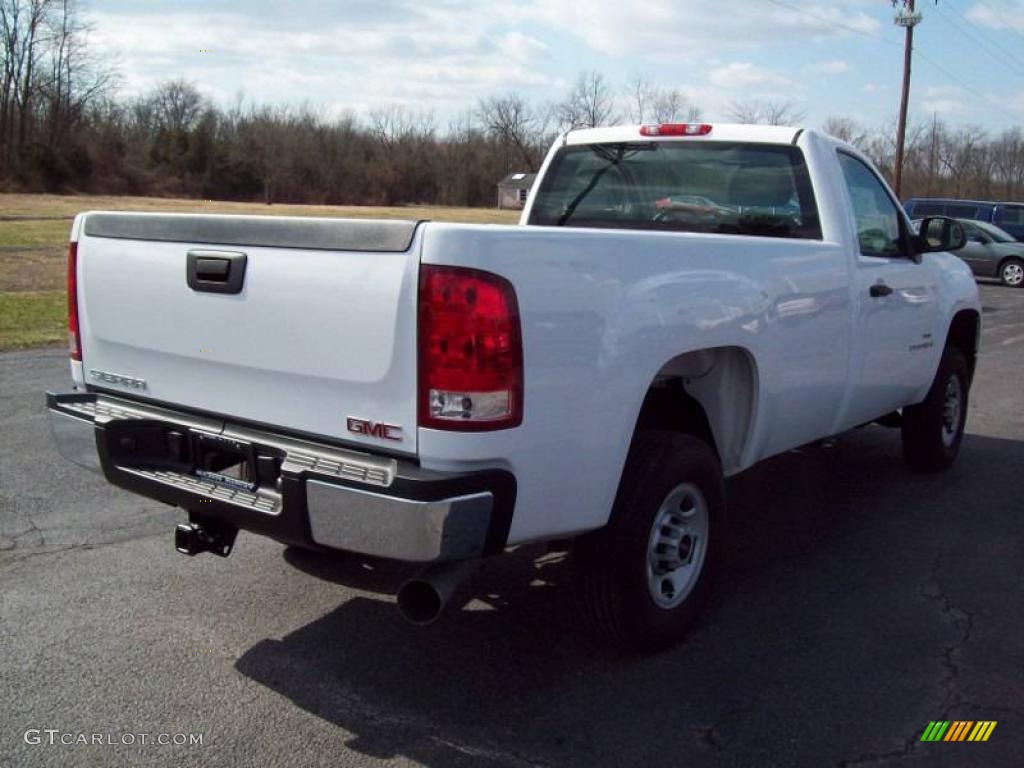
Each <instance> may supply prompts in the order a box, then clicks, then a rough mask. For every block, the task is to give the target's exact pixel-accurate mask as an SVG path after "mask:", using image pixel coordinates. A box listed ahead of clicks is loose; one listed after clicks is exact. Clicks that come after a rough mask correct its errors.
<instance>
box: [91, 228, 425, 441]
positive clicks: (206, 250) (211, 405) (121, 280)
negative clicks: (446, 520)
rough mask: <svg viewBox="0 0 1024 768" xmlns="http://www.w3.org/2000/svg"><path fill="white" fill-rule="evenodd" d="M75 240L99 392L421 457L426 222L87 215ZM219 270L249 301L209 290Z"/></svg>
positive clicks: (95, 385)
mask: <svg viewBox="0 0 1024 768" xmlns="http://www.w3.org/2000/svg"><path fill="white" fill-rule="evenodd" d="M76 230H77V233H78V296H79V322H80V332H81V337H82V358H83V368H84V375H85V382H86V384H87V385H89V386H90V387H91V388H97V389H105V390H108V391H116V392H118V393H121V394H130V395H136V396H139V397H144V398H147V399H149V400H153V401H157V402H160V403H167V404H173V405H178V406H184V407H187V408H193V409H197V410H200V411H205V412H209V413H212V414H216V415H220V416H225V417H228V418H236V419H239V420H246V421H253V422H259V423H261V424H266V425H269V426H272V427H279V428H284V429H287V430H291V431H296V432H302V433H308V434H311V435H322V436H327V437H331V438H335V439H339V440H344V441H348V442H353V443H362V444H366V445H368V446H376V447H379V448H385V449H387V450H390V451H394V452H398V453H409V454H414V453H415V452H416V402H417V399H416V359H417V358H416V282H417V274H418V263H419V237H418V234H417V233H418V226H417V222H407V221H367V220H343V219H304V218H286V217H264V216H260V217H256V216H253V217H248V216H194V215H174V214H123V213H89V214H83V215H82V216H81V217H80V219H79V221H78V222H76ZM190 252H192V253H193V259H192V263H190V260H189V253H190ZM234 254H244V258H243V259H241V260H239V259H238V257H237V256H233V255H234ZM197 258H198V259H200V260H202V261H201V263H202V264H203V265H205V266H203V267H202V269H203V270H209V271H204V272H203V273H202V274H201V275H200V277H201V278H203V280H202V281H201V282H198V283H197V282H196V280H195V278H196V273H195V270H196V266H195V263H196V259H197ZM227 260H231V261H232V264H231V266H230V267H228V266H226V261H227ZM239 263H242V266H241V267H239V266H238V265H239ZM222 268H224V269H230V270H235V273H234V274H235V275H237V274H238V272H239V271H240V272H241V277H242V281H241V284H240V286H239V287H238V292H237V293H232V292H225V291H222V290H218V288H217V287H216V285H213V287H212V288H211V285H212V284H213V283H215V282H216V281H217V280H218V279H220V276H219V275H218V274H217V272H218V271H219V270H221V269H222ZM190 269H191V270H192V280H190V277H189V270H190ZM206 278H211V279H212V280H211V282H207V281H206ZM190 283H191V284H190ZM350 420H353V421H350ZM378 425H390V428H388V429H381V428H380V427H379V426H378Z"/></svg>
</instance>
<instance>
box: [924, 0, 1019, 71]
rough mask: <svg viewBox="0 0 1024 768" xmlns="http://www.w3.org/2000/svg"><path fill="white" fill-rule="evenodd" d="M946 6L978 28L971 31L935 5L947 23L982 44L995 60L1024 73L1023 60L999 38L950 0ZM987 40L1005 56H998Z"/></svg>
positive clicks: (983, 48)
mask: <svg viewBox="0 0 1024 768" xmlns="http://www.w3.org/2000/svg"><path fill="white" fill-rule="evenodd" d="M946 6H947V7H948V8H949V9H950V10H952V11H953V13H955V14H956V15H957V16H959V17H960V18H961V19H963V20H964V21H965V22H967V23H968V24H970V25H971V26H972V27H974V28H975V29H976V30H977V32H973V33H972V32H971V31H970V30H969V29H967V28H966V27H963V26H961V25H960V24H957V23H956V22H955V21H954V20H953V19H951V18H949V17H948V16H947V15H946V14H945V13H943V12H942V11H941V10H939V6H936V7H935V10H936V11H937V12H938V14H939V16H941V17H942V19H943V21H945V22H946V23H947V24H949V25H950V26H952V27H953V28H954V29H956V30H958V31H959V32H960V33H961V34H963V35H965V36H966V37H968V38H969V39H971V40H973V41H974V42H975V43H977V44H978V45H980V46H981V48H982V50H984V51H985V53H987V54H988V55H989V56H991V57H992V58H993V59H995V60H996V61H997V62H998V63H999V64H1001V65H1003V66H1005V65H1006V64H1007V63H1009V65H1010V66H1011V67H1013V68H1014V69H1016V70H1017V73H1018V74H1022V73H1024V64H1022V63H1021V61H1019V60H1018V59H1017V58H1016V56H1015V54H1014V53H1012V52H1011V51H1010V50H1008V49H1007V48H1004V47H1003V46H1002V44H1001V43H1000V42H999V41H998V40H996V39H995V38H993V37H991V36H990V35H988V34H986V33H985V32H984V31H983V30H982V29H981V27H980V26H978V25H977V24H976V23H974V22H973V21H971V20H970V19H969V18H967V17H966V16H964V15H963V14H962V13H960V11H959V10H957V7H956V6H955V5H953V4H952V3H950V2H948V1H947V3H946ZM981 38H983V39H981ZM986 41H987V42H988V43H989V44H990V45H991V46H993V47H995V48H997V49H998V50H999V51H1000V52H1001V53H1002V55H1003V58H1000V57H999V56H998V55H997V54H996V53H995V52H994V51H993V50H992V48H990V47H989V46H988V45H986Z"/></svg>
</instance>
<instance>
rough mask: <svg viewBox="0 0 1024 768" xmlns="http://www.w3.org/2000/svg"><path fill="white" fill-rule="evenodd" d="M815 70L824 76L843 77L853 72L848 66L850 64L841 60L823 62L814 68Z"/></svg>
mask: <svg viewBox="0 0 1024 768" xmlns="http://www.w3.org/2000/svg"><path fill="white" fill-rule="evenodd" d="M816 69H817V71H818V72H821V73H822V74H824V75H845V74H846V73H847V72H851V71H852V70H853V68H852V67H851V66H850V62H848V61H845V60H843V59H835V60H833V61H823V62H821V63H820V64H819V65H818V66H817V67H816Z"/></svg>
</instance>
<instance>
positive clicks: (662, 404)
mask: <svg viewBox="0 0 1024 768" xmlns="http://www.w3.org/2000/svg"><path fill="white" fill-rule="evenodd" d="M757 386H758V385H757V370H756V366H755V363H754V359H753V357H752V356H751V355H750V353H749V352H747V350H745V349H743V348H741V347H713V348H710V349H699V350H693V351H691V352H685V353H683V354H681V355H677V356H676V357H674V358H672V359H671V360H669V361H668V362H667V363H665V364H664V365H663V366H662V367H661V369H660V370H658V372H657V373H656V375H655V376H654V378H653V380H652V382H651V384H650V386H649V387H648V389H647V392H646V394H645V395H644V400H643V405H642V407H641V409H640V414H639V416H638V418H637V422H636V427H635V430H634V433H633V436H634V438H635V436H636V435H637V434H639V433H640V432H641V431H643V430H648V429H662V430H671V431H674V432H681V433H686V434H690V435H693V436H694V437H697V438H699V439H701V440H703V441H705V442H706V443H707V444H708V445H709V446H710V447H711V448H712V450H714V451H715V453H716V454H717V455H718V459H719V461H720V463H721V464H722V468H723V469H724V470H725V472H726V473H727V474H729V473H731V472H732V471H735V470H736V469H738V468H739V467H740V466H741V465H742V463H743V462H742V456H743V451H744V449H745V448H746V446H747V441H748V438H749V433H750V427H751V425H752V424H753V421H754V418H753V417H754V408H755V403H756V399H757Z"/></svg>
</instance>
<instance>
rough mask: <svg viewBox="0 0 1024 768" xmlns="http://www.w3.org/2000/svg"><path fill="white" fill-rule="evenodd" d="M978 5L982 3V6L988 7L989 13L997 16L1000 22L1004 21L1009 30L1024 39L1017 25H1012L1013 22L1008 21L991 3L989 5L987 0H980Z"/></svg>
mask: <svg viewBox="0 0 1024 768" xmlns="http://www.w3.org/2000/svg"><path fill="white" fill-rule="evenodd" d="M978 5H981V6H984V7H985V8H988V11H989V13H991V14H992V15H993V16H995V17H996V20H997V21H1000V22H1002V23H1003V26H1005V27H1006V28H1007V29H1008V30H1010V32H1012V33H1013V34H1015V35H1016V36H1017V37H1019V38H1020V39H1021V40H1024V35H1022V34H1021V33H1020V32H1018V31H1017V28H1016V27H1015V26H1013V25H1012V24H1010V23H1009V22H1008V21H1007V20H1006V19H1004V18H1003V17H1002V15H1001V14H1000V13H999V11H997V10H996V9H995V8H993V7H992V6H991V5H989V4H988V3H986V2H985V0H978Z"/></svg>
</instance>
